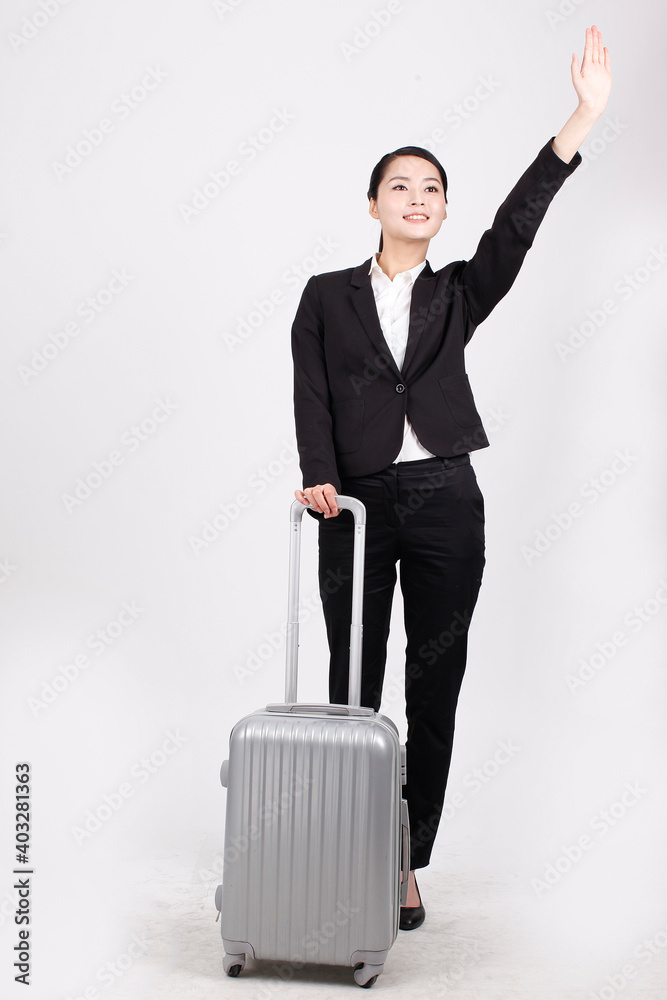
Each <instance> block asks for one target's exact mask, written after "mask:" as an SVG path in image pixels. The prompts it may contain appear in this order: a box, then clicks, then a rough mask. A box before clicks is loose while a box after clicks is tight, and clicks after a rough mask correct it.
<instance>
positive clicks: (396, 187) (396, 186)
mask: <svg viewBox="0 0 667 1000" xmlns="http://www.w3.org/2000/svg"><path fill="white" fill-rule="evenodd" d="M399 188H405V190H406V191H407V188H406V187H405V184H394V186H393V188H392V191H398V189H399Z"/></svg>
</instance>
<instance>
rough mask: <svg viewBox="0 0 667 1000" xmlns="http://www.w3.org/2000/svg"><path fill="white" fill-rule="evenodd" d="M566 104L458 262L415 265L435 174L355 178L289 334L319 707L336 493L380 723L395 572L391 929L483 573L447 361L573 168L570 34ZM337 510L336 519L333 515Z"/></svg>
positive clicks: (417, 857)
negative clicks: (342, 255)
mask: <svg viewBox="0 0 667 1000" xmlns="http://www.w3.org/2000/svg"><path fill="white" fill-rule="evenodd" d="M570 69H571V74H572V82H573V84H574V89H575V91H576V93H577V97H578V100H579V103H578V107H577V108H576V110H575V111H574V113H573V114H572V115H571V116H570V118H569V119H568V120H567V122H566V123H565V125H564V126H563V128H562V129H561V130H560V132H559V133H558V135H556V136H555V137H552V139H551V140H549V142H547V143H546V144H545V146H544V147H543V148H542V149H541V150H540V152H539V153H538V155H537V157H536V159H535V160H534V161H533V163H532V164H531V165H530V166H529V167H528V169H527V170H526V172H525V173H524V174H523V175H522V177H521V178H520V179H519V181H518V183H517V184H516V185H515V187H514V188H513V189H512V191H511V192H510V194H509V195H508V197H507V198H506V200H505V201H504V202H503V204H502V205H501V207H500V208H499V209H498V212H497V213H496V216H495V218H494V221H493V224H492V226H491V228H490V229H488V230H487V231H486V232H485V233H484V234H483V236H482V238H481V240H480V242H479V245H478V247H477V250H476V252H475V254H474V256H473V257H472V258H471V259H470V260H469V261H454V262H452V263H450V264H448V265H447V266H446V267H444V268H442V269H441V270H439V271H436V272H433V271H432V270H431V267H430V265H429V264H428V261H427V260H426V253H427V251H428V247H429V242H430V240H431V239H432V238H433V237H434V236H435V235H436V234H437V233H438V232H439V230H440V227H441V225H442V223H443V221H444V219H445V218H446V217H447V208H446V206H447V198H446V195H447V177H446V174H445V171H444V169H443V168H442V166H441V164H440V163H439V162H438V160H437V159H436V158H435V156H433V154H432V153H430V152H429V151H427V150H425V149H421V148H420V147H416V146H406V147H403V148H401V149H397V150H394V151H393V152H392V153H388V154H386V155H385V156H383V157H382V159H381V160H380V162H379V163H378V164H377V166H376V167H375V169H374V170H373V173H372V175H371V182H370V187H369V190H368V198H369V211H370V214H371V215H372V217H373V218H375V219H379V221H380V223H381V227H382V229H381V235H380V246H379V252H378V253H377V254H375V255H374V256H373V258H371V259H370V260H366V261H365V262H364V263H363V264H361V265H359V266H358V267H355V268H348V269H346V270H342V271H332V272H329V273H327V274H321V275H317V276H313V277H311V278H310V279H309V280H308V282H307V284H306V287H305V289H304V291H303V295H302V298H301V301H300V303H299V307H298V310H297V313H296V316H295V319H294V324H293V326H292V355H293V360H294V405H295V422H296V433H297V443H298V447H299V457H300V465H301V471H302V473H303V484H304V487H303V489H302V490H295V496H296V498H297V499H298V500H300V501H301V502H302V503H303V504H308V505H309V511H308V512H309V513H310V514H311V515H312V516H313V517H316V518H317V519H318V521H319V529H318V530H319V536H318V542H319V584H320V594H321V597H322V603H323V608H324V616H325V621H326V627H327V636H328V641H329V648H330V654H331V658H330V667H329V697H330V700H331V702H332V703H339V704H341V703H342V704H345V703H347V700H348V657H349V638H350V614H351V576H352V571H351V567H352V546H353V534H352V527H353V519H352V514H351V512H350V511H348V510H342V511H339V509H338V508H337V506H336V501H335V496H336V494H346V495H349V496H355V497H358V498H359V499H360V500H362V501H363V503H364V504H365V505H366V510H367V527H366V561H365V575H364V605H363V630H362V632H363V644H362V698H361V704H362V705H367V706H370V707H372V708H374V709H375V710H376V711H379V709H380V702H381V697H382V684H383V677H384V668H385V661H386V644H387V637H388V635H389V621H390V615H391V601H392V596H393V591H394V586H395V582H396V562H397V561H400V580H401V591H402V595H403V604H404V618H405V630H406V637H407V646H406V671H405V696H406V716H407V724H408V726H407V741H406V752H407V784H406V786H405V792H404V794H405V797H406V799H407V801H408V808H409V816H410V831H411V858H410V869H411V870H410V881H409V889H408V898H407V905H406V906H405V907H402V908H401V918H400V927H401V928H402V929H404V930H411V929H414V928H415V927H418V926H420V924H421V923H423V921H424V917H425V911H424V907H423V904H422V901H421V897H420V894H419V889H418V886H417V882H416V879H415V870H416V869H417V868H424V867H426V866H427V865H428V863H429V860H430V855H431V850H432V847H433V841H434V838H435V834H436V831H437V828H438V824H439V821H440V815H441V812H442V805H443V801H444V795H445V787H446V783H447V776H448V772H449V765H450V759H451V752H452V740H453V734H454V716H455V709H456V703H457V699H458V695H459V690H460V686H461V682H462V679H463V674H464V671H465V665H466V652H467V634H468V627H469V625H470V620H471V616H472V613H473V609H474V607H475V603H476V600H477V595H478V591H479V587H480V584H481V578H482V572H483V567H484V563H485V556H484V501H483V498H482V495H481V493H480V490H479V487H478V485H477V480H476V477H475V473H474V470H473V468H472V466H471V464H470V454H469V453H470V452H471V451H473V450H475V449H477V448H483V447H486V446H487V445H488V439H487V437H486V434H485V432H484V428H483V426H482V423H481V420H480V417H479V414H478V413H477V410H476V408H475V404H474V400H473V397H472V393H471V391H470V385H469V383H468V378H467V375H466V373H465V365H464V347H465V345H466V344H467V342H468V341H469V340H470V337H471V336H472V334H473V332H474V330H475V328H476V327H477V326H478V325H479V323H481V322H482V321H483V320H484V319H486V317H487V316H488V315H489V313H490V312H491V310H492V309H493V308H494V306H495V305H496V304H497V302H498V301H500V299H501V298H502V297H503V296H504V295H505V294H506V293H507V291H508V290H509V288H510V287H511V285H512V283H513V282H514V279H515V278H516V275H517V274H518V271H519V269H520V267H521V264H522V262H523V259H524V257H525V255H526V252H527V251H528V249H529V248H530V247H531V245H532V242H533V239H534V236H535V233H536V232H537V229H538V227H539V225H540V223H541V221H542V219H543V218H544V214H545V212H546V210H547V208H548V206H549V204H550V202H551V200H552V199H553V197H554V195H555V194H556V192H557V191H558V189H559V188H560V187H561V186H562V184H563V182H564V181H565V179H566V178H567V177H568V176H569V175H570V174H571V173H572V172H573V171H574V170H575V169H576V167H577V166H578V165H579V164H580V163H581V155H580V153H579V152H578V147H579V146H580V145H581V143H582V141H583V140H584V139H585V137H586V136H587V135H588V133H589V131H590V130H591V128H592V127H593V125H594V124H595V122H596V120H597V119H598V118H599V117H600V115H601V114H602V112H603V110H604V108H605V105H606V102H607V98H608V95H609V90H610V87H611V66H610V58H609V52H608V50H607V48H606V47H603V45H602V36H601V35H600V32H599V31H598V29H597V28H596V26H595V25H593V26H592V27H591V28H587V29H586V41H585V47H584V57H583V60H582V65H581V70H580V69H579V62H578V57H577V55H576V53H573V54H572V62H571V67H570ZM341 513H342V515H343V516H342V517H341V516H340V514H341Z"/></svg>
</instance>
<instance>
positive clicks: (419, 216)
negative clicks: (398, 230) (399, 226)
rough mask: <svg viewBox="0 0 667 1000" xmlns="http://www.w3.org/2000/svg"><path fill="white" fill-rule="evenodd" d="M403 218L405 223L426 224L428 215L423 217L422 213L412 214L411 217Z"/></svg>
mask: <svg viewBox="0 0 667 1000" xmlns="http://www.w3.org/2000/svg"><path fill="white" fill-rule="evenodd" d="M403 218H404V219H405V221H406V222H428V215H424V214H423V212H414V213H413V214H412V215H404V216H403Z"/></svg>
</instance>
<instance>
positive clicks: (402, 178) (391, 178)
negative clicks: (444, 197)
mask: <svg viewBox="0 0 667 1000" xmlns="http://www.w3.org/2000/svg"><path fill="white" fill-rule="evenodd" d="M409 180H410V178H409V177H390V178H389V180H388V181H387V184H391V182H392V181H409ZM423 180H425V181H435V182H436V184H440V181H439V180H438V178H437V177H424V178H423Z"/></svg>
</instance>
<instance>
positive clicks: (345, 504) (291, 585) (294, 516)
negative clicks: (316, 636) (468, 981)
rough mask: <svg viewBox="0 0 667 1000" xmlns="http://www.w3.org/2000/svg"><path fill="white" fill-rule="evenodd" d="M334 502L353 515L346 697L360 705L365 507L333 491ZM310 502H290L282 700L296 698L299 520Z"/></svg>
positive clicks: (299, 556)
mask: <svg viewBox="0 0 667 1000" xmlns="http://www.w3.org/2000/svg"><path fill="white" fill-rule="evenodd" d="M334 499H335V501H336V505H337V506H338V507H341V508H343V509H346V510H351V511H352V514H353V516H354V552H353V557H352V621H351V624H350V683H349V689H348V700H349V704H350V705H352V706H357V707H359V706H360V705H361V645H362V631H363V627H362V621H363V618H362V614H363V600H364V557H365V551H366V507H365V506H364V504H363V503H362V502H361V500H357V498H356V497H349V496H345V495H342V494H340V495H339V494H338V493H337V494H336V495H335V497H334ZM309 507H310V504H303V503H301V501H300V500H293V501H292V504H291V506H290V551H289V579H288V587H287V634H286V640H287V664H286V678H285V701H286V702H287V703H291V702H296V684H297V656H298V647H299V566H300V559H301V522H302V520H303V513H304V511H305V510H308V508H309Z"/></svg>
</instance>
